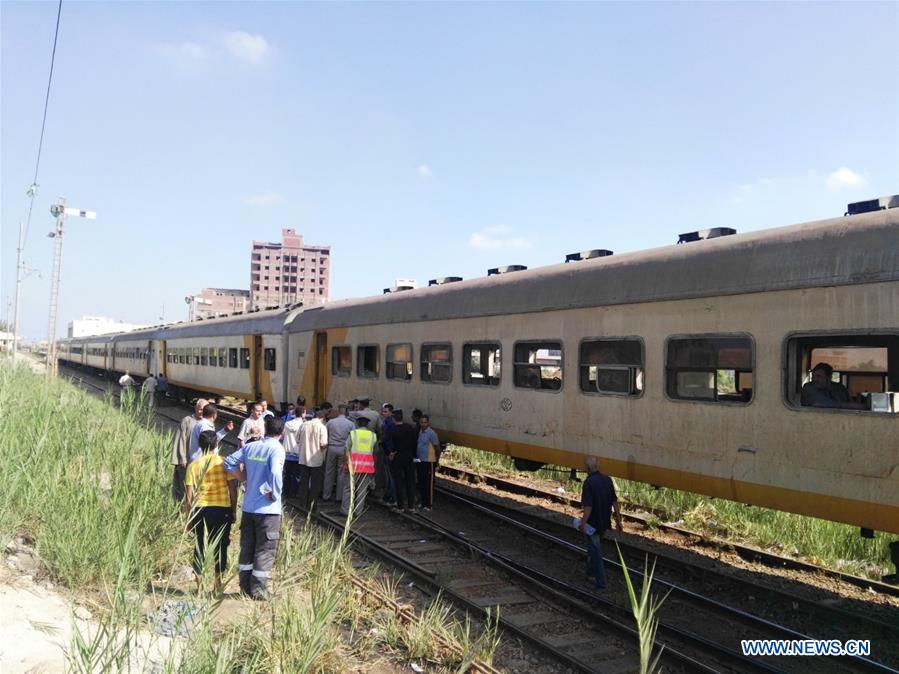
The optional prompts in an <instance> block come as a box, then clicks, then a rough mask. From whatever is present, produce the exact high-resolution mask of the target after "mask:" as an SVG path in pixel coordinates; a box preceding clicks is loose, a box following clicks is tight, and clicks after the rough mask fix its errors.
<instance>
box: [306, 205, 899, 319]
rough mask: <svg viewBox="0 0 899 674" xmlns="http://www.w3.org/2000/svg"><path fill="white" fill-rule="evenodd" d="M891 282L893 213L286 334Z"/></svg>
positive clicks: (518, 278)
mask: <svg viewBox="0 0 899 674" xmlns="http://www.w3.org/2000/svg"><path fill="white" fill-rule="evenodd" d="M895 280H899V208H894V209H889V210H885V211H878V212H874V213H866V214H862V215H855V216H852V217H841V218H833V219H829V220H821V221H817V222H810V223H805V224H799V225H791V226H788V227H778V228H774V229H766V230H761V231H756V232H747V233H745V234H735V235H732V236H725V237H720V238H715V239H709V240H705V241H696V242H691V243H686V244H681V245H670V246H664V247H661V248H654V249H651V250H646V251H639V252H635V253H626V254H623V255H614V256H609V257H602V258H595V259H591V260H584V261H580V262H574V263H569V264H564V263H563V264H556V265H552V266H548V267H540V268H536V269H531V270H526V271H518V272H512V273H508V274H501V275H496V276H489V277H481V278H476V279H470V280H466V281H459V282H456V283H450V284H446V285H442V286H432V287H429V288H418V289H415V290H404V291H402V292H399V293H391V294H387V295H378V296H375V297H366V298H360V299H350V300H340V301H332V302H328V303H327V304H324V305H321V306H316V307H312V308H309V309H306V310H304V311H301V312H299V313H297V314H296V315H295V316H294V317H293V318H292V320H291V321H290V322H289V330H290V331H291V332H300V331H306V330H315V329H324V328H331V327H346V326H356V325H377V324H384V323H397V322H411V321H428V320H444V319H454V318H467V317H475V316H491V315H505V314H520V313H529V312H536V311H551V310H561V309H573V308H580V307H590V306H603V305H616V304H632V303H640V302H657V301H663V300H674V299H688V298H695V297H711V296H716V295H737V294H744V293H756V292H767V291H775V290H787V289H794V288H811V287H820V286H833V285H845V284H855V283H874V282H879V281H895Z"/></svg>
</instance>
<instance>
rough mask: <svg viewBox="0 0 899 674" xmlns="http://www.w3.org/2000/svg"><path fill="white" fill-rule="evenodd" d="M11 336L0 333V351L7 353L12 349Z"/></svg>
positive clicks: (6, 333)
mask: <svg viewBox="0 0 899 674" xmlns="http://www.w3.org/2000/svg"><path fill="white" fill-rule="evenodd" d="M12 341H13V334H12V333H11V332H0V351H9V350H10V349H11V348H12Z"/></svg>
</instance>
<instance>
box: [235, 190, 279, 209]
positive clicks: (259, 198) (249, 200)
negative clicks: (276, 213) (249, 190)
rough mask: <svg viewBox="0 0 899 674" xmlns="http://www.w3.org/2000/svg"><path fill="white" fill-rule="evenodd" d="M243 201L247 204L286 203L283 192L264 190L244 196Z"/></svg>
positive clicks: (268, 204) (269, 204) (275, 204)
mask: <svg viewBox="0 0 899 674" xmlns="http://www.w3.org/2000/svg"><path fill="white" fill-rule="evenodd" d="M243 202H244V203H245V204H247V205H248V206H277V205H278V204H284V203H287V199H286V198H285V197H284V195H283V194H278V193H277V192H272V191H271V190H266V191H265V192H262V193H261V194H251V195H250V196H247V197H244V198H243Z"/></svg>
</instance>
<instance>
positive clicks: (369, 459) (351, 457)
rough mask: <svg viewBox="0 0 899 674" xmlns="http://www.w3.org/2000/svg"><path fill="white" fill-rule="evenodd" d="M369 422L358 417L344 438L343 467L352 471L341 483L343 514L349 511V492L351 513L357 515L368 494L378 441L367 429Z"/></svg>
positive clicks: (366, 418)
mask: <svg viewBox="0 0 899 674" xmlns="http://www.w3.org/2000/svg"><path fill="white" fill-rule="evenodd" d="M369 422H370V420H369V419H368V417H364V416H360V417H358V418H357V419H356V428H354V429H353V430H351V431H350V433H349V436H348V437H347V440H346V461H344V469H345V470H346V471H347V472H348V473H349V472H352V475H351V476H350V475H347V479H346V480H344V483H343V500H342V501H341V502H340V512H342V513H343V514H344V515H347V514H349V512H350V496H351V493H352V494H353V515H354V516H357V515H360V514H361V513H362V508H363V507H364V506H365V497H366V496H367V495H368V490H369V488H370V486H371V481H372V476H373V475H374V472H375V445H376V444H377V443H378V437H377V436H376V435H375V434H374V431H370V430H369V429H368V424H369ZM354 487H355V488H354Z"/></svg>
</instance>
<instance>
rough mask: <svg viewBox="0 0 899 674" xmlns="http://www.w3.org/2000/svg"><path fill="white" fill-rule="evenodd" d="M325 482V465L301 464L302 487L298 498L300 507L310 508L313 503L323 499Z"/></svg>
mask: <svg viewBox="0 0 899 674" xmlns="http://www.w3.org/2000/svg"><path fill="white" fill-rule="evenodd" d="M324 484H325V466H324V464H322V465H321V466H306V465H303V464H300V488H299V491H298V492H297V500H298V501H299V502H300V507H302V508H305V509H306V510H309V509H310V508H311V507H312V504H313V503H315V502H316V501H319V500H321V497H322V487H323V486H324Z"/></svg>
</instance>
